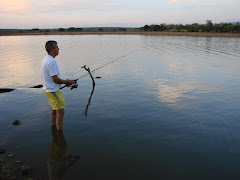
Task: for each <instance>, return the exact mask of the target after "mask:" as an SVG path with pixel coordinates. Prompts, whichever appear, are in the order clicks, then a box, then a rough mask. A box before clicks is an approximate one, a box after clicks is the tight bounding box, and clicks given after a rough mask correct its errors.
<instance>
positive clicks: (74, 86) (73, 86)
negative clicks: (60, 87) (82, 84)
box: [70, 80, 78, 90]
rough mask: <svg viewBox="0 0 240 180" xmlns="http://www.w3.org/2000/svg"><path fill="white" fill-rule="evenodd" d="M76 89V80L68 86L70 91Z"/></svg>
mask: <svg viewBox="0 0 240 180" xmlns="http://www.w3.org/2000/svg"><path fill="white" fill-rule="evenodd" d="M77 87H78V83H77V80H75V83H74V84H72V85H71V86H70V89H71V90H73V89H77Z"/></svg>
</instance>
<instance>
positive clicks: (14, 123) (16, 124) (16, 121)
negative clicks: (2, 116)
mask: <svg viewBox="0 0 240 180" xmlns="http://www.w3.org/2000/svg"><path fill="white" fill-rule="evenodd" d="M20 124H21V121H19V120H15V121H13V123H12V125H14V126H18V125H20Z"/></svg>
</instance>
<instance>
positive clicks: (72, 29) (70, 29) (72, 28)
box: [60, 27, 82, 32]
mask: <svg viewBox="0 0 240 180" xmlns="http://www.w3.org/2000/svg"><path fill="white" fill-rule="evenodd" d="M60 29H61V28H60ZM67 31H69V32H81V31H82V28H75V27H70V28H68V29H67Z"/></svg>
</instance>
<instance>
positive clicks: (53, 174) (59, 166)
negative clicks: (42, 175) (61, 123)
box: [47, 126, 80, 180]
mask: <svg viewBox="0 0 240 180" xmlns="http://www.w3.org/2000/svg"><path fill="white" fill-rule="evenodd" d="M51 132H52V143H51V149H50V152H49V155H48V162H47V167H48V176H49V179H50V180H52V179H63V177H64V174H65V173H66V171H67V169H68V168H70V167H71V166H73V165H74V164H75V163H76V162H77V161H78V160H79V158H80V157H79V156H72V155H69V156H67V157H66V152H67V143H66V140H65V138H64V135H63V131H58V130H57V128H56V126H52V127H51Z"/></svg>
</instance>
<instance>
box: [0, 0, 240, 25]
mask: <svg viewBox="0 0 240 180" xmlns="http://www.w3.org/2000/svg"><path fill="white" fill-rule="evenodd" d="M239 7H240V0H144V1H143V0H0V22H1V23H0V29H4V28H60V27H63V28H68V27H109V26H111V27H113V26H115V27H116V26H118V27H119V26H120V27H141V26H144V25H145V24H148V25H150V24H161V23H167V24H171V23H173V24H180V23H181V24H192V23H200V24H203V23H205V21H206V20H208V19H209V20H212V21H213V23H220V22H238V21H240V13H239Z"/></svg>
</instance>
